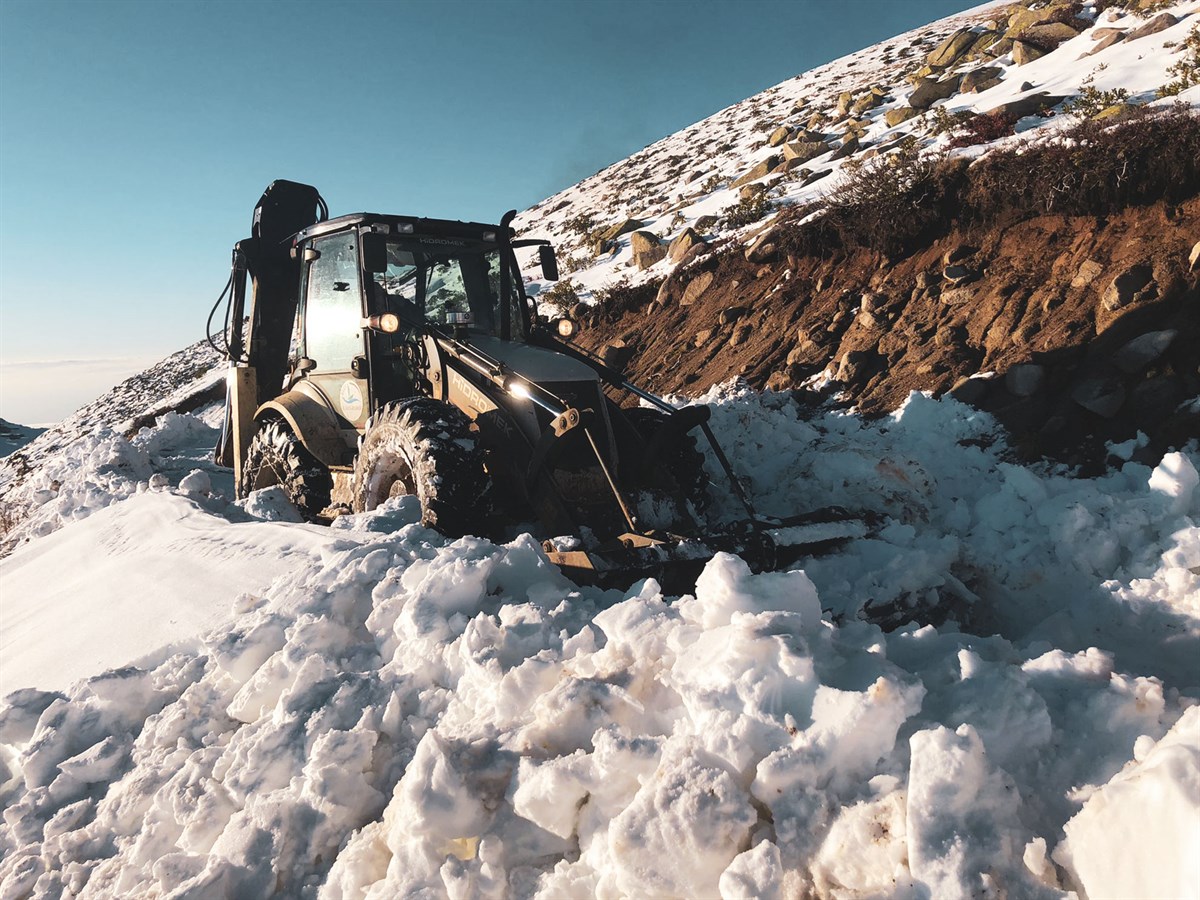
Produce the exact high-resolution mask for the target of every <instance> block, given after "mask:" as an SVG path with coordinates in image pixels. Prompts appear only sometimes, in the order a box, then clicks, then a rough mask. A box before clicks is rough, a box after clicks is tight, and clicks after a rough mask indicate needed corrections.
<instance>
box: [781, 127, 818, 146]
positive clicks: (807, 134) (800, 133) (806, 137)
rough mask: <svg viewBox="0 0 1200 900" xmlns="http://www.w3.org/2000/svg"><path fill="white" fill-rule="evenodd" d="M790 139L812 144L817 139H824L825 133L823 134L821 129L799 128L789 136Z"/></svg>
mask: <svg viewBox="0 0 1200 900" xmlns="http://www.w3.org/2000/svg"><path fill="white" fill-rule="evenodd" d="M789 140H790V141H799V142H800V143H802V144H811V143H813V142H815V141H824V140H825V135H823V134H821V132H819V131H812V130H810V129H808V128H798V129H797V130H796V131H794V132H792V136H791V137H790V138H789Z"/></svg>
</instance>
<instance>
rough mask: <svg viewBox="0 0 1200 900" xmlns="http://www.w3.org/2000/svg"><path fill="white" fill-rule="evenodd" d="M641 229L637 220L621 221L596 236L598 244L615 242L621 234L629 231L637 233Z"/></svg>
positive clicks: (640, 224)
mask: <svg viewBox="0 0 1200 900" xmlns="http://www.w3.org/2000/svg"><path fill="white" fill-rule="evenodd" d="M641 227H642V223H641V222H639V221H638V220H637V219H622V220H621V221H620V222H617V223H616V224H615V225H610V226H608V228H605V229H604V230H603V231H601V232H600V233H599V234H597V235H596V240H597V241H598V242H604V241H615V240H616V239H617V238H619V237H620V236H621V235H623V234H628V233H629V232H631V231H637V230H638V229H639V228H641Z"/></svg>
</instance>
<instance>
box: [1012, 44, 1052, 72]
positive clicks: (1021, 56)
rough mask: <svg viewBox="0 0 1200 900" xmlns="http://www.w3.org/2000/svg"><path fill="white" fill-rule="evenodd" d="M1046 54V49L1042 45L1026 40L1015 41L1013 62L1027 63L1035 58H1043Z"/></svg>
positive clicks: (1019, 64) (1021, 64) (1022, 64)
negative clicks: (1026, 41) (1028, 42)
mask: <svg viewBox="0 0 1200 900" xmlns="http://www.w3.org/2000/svg"><path fill="white" fill-rule="evenodd" d="M1045 55H1046V51H1045V50H1042V49H1041V48H1040V47H1035V46H1034V45H1033V44H1027V43H1025V42H1024V41H1013V49H1012V57H1013V62H1015V63H1016V64H1017V65H1018V66H1024V65H1027V64H1028V63H1031V62H1033V61H1034V60H1035V59H1041V58H1042V57H1043V56H1045Z"/></svg>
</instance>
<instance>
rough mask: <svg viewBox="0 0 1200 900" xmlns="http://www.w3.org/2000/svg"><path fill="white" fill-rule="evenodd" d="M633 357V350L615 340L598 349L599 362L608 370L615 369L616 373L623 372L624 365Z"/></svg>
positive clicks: (622, 342) (620, 341)
mask: <svg viewBox="0 0 1200 900" xmlns="http://www.w3.org/2000/svg"><path fill="white" fill-rule="evenodd" d="M632 356H633V348H632V347H630V346H628V345H627V344H626V343H625V342H624V341H623V340H621V339H620V338H617V339H616V340H613V341H611V342H609V343H607V344H605V345H604V346H603V347H602V348H600V362H602V363H604V365H606V366H608V367H609V368H610V369H615V370H616V371H618V372H621V371H624V369H625V364H626V363H628V362H629V360H630V358H631V357H632Z"/></svg>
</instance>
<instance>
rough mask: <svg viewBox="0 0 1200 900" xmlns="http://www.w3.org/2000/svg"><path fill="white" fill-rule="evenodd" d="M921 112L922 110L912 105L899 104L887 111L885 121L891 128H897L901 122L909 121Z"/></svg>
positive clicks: (884, 116)
mask: <svg viewBox="0 0 1200 900" xmlns="http://www.w3.org/2000/svg"><path fill="white" fill-rule="evenodd" d="M920 114H921V111H920V110H917V109H913V108H912V107H911V106H898V107H896V108H895V109H889V110H888V111H887V112H885V113H884V114H883V121H885V122H887V124H888V127H889V128H895V127H896V126H897V125H899V124H900V123H901V122H907V121H908V120H909V119H912V118H914V117H916V116H919V115H920Z"/></svg>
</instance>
